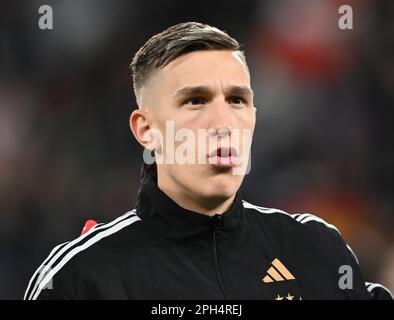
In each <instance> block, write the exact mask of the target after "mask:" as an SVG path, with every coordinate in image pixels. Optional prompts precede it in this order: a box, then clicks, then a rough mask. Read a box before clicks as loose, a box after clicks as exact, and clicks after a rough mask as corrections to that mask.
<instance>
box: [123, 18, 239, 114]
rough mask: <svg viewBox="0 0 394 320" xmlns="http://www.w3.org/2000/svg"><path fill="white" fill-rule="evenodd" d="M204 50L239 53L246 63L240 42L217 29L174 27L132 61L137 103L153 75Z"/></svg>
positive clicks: (152, 40) (194, 24)
mask: <svg viewBox="0 0 394 320" xmlns="http://www.w3.org/2000/svg"><path fill="white" fill-rule="evenodd" d="M201 50H231V51H236V52H237V54H239V56H240V57H241V58H242V60H243V61H245V56H244V53H243V52H242V51H241V50H240V44H239V43H238V41H237V40H235V39H233V38H231V37H230V36H229V35H228V34H227V33H226V32H224V31H222V30H219V29H218V28H215V27H211V26H209V25H207V24H202V23H199V22H184V23H180V24H177V25H174V26H171V27H169V28H167V29H166V30H164V31H163V32H161V33H158V34H156V35H154V36H153V37H152V38H150V39H149V40H148V41H147V42H146V43H145V44H144V45H143V46H142V47H141V48H140V49H139V50H138V51H137V53H136V54H135V56H134V57H133V60H132V62H131V64H130V69H131V71H132V75H133V87H134V93H135V96H136V98H137V103H138V104H139V103H140V101H139V91H140V89H141V88H142V87H143V86H144V85H145V84H146V82H147V81H148V79H149V78H150V76H151V75H152V73H153V72H154V71H157V70H159V69H161V68H164V67H165V66H166V65H168V64H169V63H170V62H171V61H173V60H175V59H176V58H178V57H180V56H181V55H184V54H186V53H190V52H193V51H201ZM245 64H246V62H245ZM140 107H141V106H140Z"/></svg>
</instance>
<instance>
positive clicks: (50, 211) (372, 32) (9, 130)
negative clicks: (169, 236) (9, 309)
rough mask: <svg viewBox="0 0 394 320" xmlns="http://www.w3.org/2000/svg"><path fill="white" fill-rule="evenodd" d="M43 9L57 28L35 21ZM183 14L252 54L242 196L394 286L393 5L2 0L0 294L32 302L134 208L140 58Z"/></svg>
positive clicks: (303, 0) (300, 0)
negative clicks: (89, 239) (63, 251)
mask: <svg viewBox="0 0 394 320" xmlns="http://www.w3.org/2000/svg"><path fill="white" fill-rule="evenodd" d="M42 4H49V5H51V6H52V8H53V30H40V29H39V28H38V25H37V21H38V18H39V17H40V15H39V14H38V8H39V6H40V5H42ZM341 4H350V5H351V6H352V8H353V15H354V16H353V29H352V30H341V29H340V28H339V27H338V18H339V14H338V7H339V6H340V5H341ZM184 21H199V22H203V23H208V24H211V25H213V26H216V27H218V28H221V29H223V30H225V31H227V32H228V33H229V34H230V35H231V36H233V37H235V38H236V39H237V40H238V41H240V42H241V43H242V44H243V47H242V49H243V50H245V51H246V58H247V61H248V63H249V68H250V71H251V75H252V86H253V89H254V92H255V105H256V107H257V109H258V111H257V125H256V131H255V136H254V142H253V149H252V170H251V172H250V173H249V174H248V175H247V177H246V178H245V182H244V184H243V187H242V189H243V194H244V198H245V200H247V201H249V202H251V203H255V204H257V205H260V206H265V207H276V208H281V209H284V210H287V211H289V212H294V213H295V212H309V213H313V214H315V215H317V216H320V217H322V218H324V219H325V220H326V221H328V222H330V223H332V224H335V225H336V226H337V227H338V228H339V229H340V230H341V232H342V235H343V236H344V238H345V239H346V241H347V242H348V243H349V244H350V246H351V247H352V248H353V250H354V251H355V252H356V254H357V256H358V258H359V261H360V264H361V269H362V271H363V274H364V277H365V278H366V279H365V280H367V281H372V282H381V283H384V284H385V286H387V287H388V288H390V289H391V290H392V291H394V232H393V229H394V199H393V192H394V174H393V168H392V164H393V163H394V152H393V148H392V115H393V111H392V110H393V107H394V90H393V88H394V41H393V40H394V3H393V1H390V0H387V1H366V0H358V1H346V3H344V2H343V1H340V0H321V1H310V0H296V1H294V0H280V1H273V0H272V1H257V0H243V1H240V0H237V1H234V0H231V1H229V0H227V1H215V2H214V1H198V2H197V1H196V2H193V3H190V2H186V1H184V2H181V1H175V0H169V1H163V2H160V4H159V3H158V2H157V1H153V0H150V1H149V0H145V1H141V0H131V1H130V0H129V1H126V0H119V1H116V2H115V1H104V0H85V1H79V0H67V1H60V0H59V1H45V3H42V2H41V1H37V0H33V1H4V4H1V5H0V284H1V285H0V299H20V298H21V297H22V296H23V292H24V289H25V288H26V285H27V282H28V281H29V279H30V276H31V275H32V273H33V272H34V270H35V269H36V268H37V267H38V265H39V264H40V263H41V262H42V261H43V259H44V258H45V257H46V256H47V254H48V253H49V251H50V249H52V248H53V247H54V246H55V245H56V244H58V243H61V242H65V241H68V240H71V239H73V238H75V237H77V236H78V235H79V234H80V231H81V229H82V227H83V224H84V222H85V221H86V220H88V219H91V218H93V219H96V220H99V221H103V222H105V221H109V220H111V219H113V218H115V217H117V216H119V215H121V214H123V213H124V212H126V211H128V210H130V209H131V208H133V207H134V202H135V195H136V192H137V190H138V187H139V172H140V166H141V164H142V149H141V147H140V146H139V145H138V144H137V143H136V142H135V141H134V138H133V137H132V135H131V132H130V130H129V126H128V117H129V114H130V112H131V111H132V110H133V109H134V108H135V107H136V102H135V97H134V94H133V91H132V79H131V74H130V71H129V63H130V61H131V58H132V56H133V54H134V53H135V52H136V50H138V48H139V47H140V46H142V45H143V44H144V42H145V41H146V40H147V39H148V38H149V37H150V36H152V35H153V34H155V33H157V32H160V31H162V30H163V29H165V28H166V27H168V26H170V25H173V24H176V23H179V22H184Z"/></svg>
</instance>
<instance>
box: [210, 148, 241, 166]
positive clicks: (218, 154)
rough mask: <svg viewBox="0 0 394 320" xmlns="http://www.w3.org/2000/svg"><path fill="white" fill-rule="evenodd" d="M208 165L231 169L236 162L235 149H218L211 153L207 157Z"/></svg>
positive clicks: (236, 154)
mask: <svg viewBox="0 0 394 320" xmlns="http://www.w3.org/2000/svg"><path fill="white" fill-rule="evenodd" d="M208 158H209V163H211V164H214V165H216V166H220V167H233V166H235V165H236V164H237V161H238V152H237V149H235V148H233V147H231V148H228V147H219V148H217V149H216V150H214V151H212V152H211V153H210V154H209V156H208Z"/></svg>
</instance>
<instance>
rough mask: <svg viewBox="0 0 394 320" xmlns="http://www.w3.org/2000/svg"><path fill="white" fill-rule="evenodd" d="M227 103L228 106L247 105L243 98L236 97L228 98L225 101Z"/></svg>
mask: <svg viewBox="0 0 394 320" xmlns="http://www.w3.org/2000/svg"><path fill="white" fill-rule="evenodd" d="M227 101H228V103H230V104H245V105H246V104H248V102H247V101H246V99H245V98H243V97H238V96H231V97H228V99H227Z"/></svg>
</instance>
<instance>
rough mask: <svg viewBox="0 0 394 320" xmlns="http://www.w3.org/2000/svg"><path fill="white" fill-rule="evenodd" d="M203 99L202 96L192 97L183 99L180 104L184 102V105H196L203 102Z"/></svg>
mask: <svg viewBox="0 0 394 320" xmlns="http://www.w3.org/2000/svg"><path fill="white" fill-rule="evenodd" d="M205 102H206V101H205V99H204V98H202V97H193V98H190V99H187V100H185V101H184V102H183V103H182V104H183V105H184V104H186V105H192V106H198V105H201V104H205Z"/></svg>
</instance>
